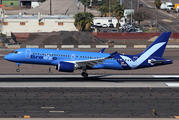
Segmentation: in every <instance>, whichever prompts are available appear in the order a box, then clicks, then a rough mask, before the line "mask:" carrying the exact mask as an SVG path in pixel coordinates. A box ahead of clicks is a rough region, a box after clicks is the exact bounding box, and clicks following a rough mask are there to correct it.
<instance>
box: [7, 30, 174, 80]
mask: <svg viewBox="0 0 179 120" xmlns="http://www.w3.org/2000/svg"><path fill="white" fill-rule="evenodd" d="M170 34H171V32H163V33H162V34H161V35H160V36H159V37H158V38H157V39H156V40H155V41H154V42H153V43H152V44H151V45H150V46H149V47H148V48H147V49H146V50H144V51H143V52H142V53H140V54H136V55H124V54H120V53H117V52H113V53H103V52H104V50H105V49H102V50H101V51H99V52H98V53H97V52H82V51H68V50H54V49H40V48H21V49H17V50H15V51H13V52H11V53H9V54H8V55H6V56H5V57H4V59H6V60H8V61H11V62H16V64H17V65H18V69H17V70H16V71H17V72H19V71H20V69H19V66H20V65H21V63H27V64H42V65H54V66H56V70H58V71H62V72H73V71H74V70H77V69H82V71H83V72H82V73H81V75H82V76H83V77H88V74H87V69H113V70H131V69H139V68H146V67H154V66H159V65H166V64H172V63H173V60H170V59H165V58H162V56H163V53H164V50H165V48H166V45H167V43H168V40H169V38H170Z"/></svg>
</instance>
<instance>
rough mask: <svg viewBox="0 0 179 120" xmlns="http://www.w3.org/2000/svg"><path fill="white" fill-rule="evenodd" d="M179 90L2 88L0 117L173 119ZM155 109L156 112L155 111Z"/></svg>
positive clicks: (178, 101)
mask: <svg viewBox="0 0 179 120" xmlns="http://www.w3.org/2000/svg"><path fill="white" fill-rule="evenodd" d="M178 92H179V88H146V87H141V88H140V87H138V88H132V87H131V88H123V87H121V88H114V87H111V88H106V87H103V88H93V87H87V88H80V87H78V88H74V87H59V88H49V87H41V88H27V87H22V88H4V87H1V88H0V118H2V117H3V118H9V117H10V118H21V117H22V118H23V117H24V115H28V116H30V117H31V118H116V117H117V118H171V117H174V116H177V115H178V113H179V109H178V107H179V99H178V98H179V96H178ZM153 110H155V112H153Z"/></svg>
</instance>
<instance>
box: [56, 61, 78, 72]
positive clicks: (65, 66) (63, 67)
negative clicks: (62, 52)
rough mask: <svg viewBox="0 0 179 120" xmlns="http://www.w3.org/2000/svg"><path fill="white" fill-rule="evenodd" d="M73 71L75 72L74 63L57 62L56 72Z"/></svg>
mask: <svg viewBox="0 0 179 120" xmlns="http://www.w3.org/2000/svg"><path fill="white" fill-rule="evenodd" d="M74 70H75V64H74V63H68V62H59V63H58V71H62V72H73V71H74Z"/></svg>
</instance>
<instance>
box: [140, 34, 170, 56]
mask: <svg viewBox="0 0 179 120" xmlns="http://www.w3.org/2000/svg"><path fill="white" fill-rule="evenodd" d="M170 35H171V32H163V33H162V34H161V35H160V36H159V37H158V38H157V39H156V40H155V41H154V42H153V43H152V44H151V45H150V46H149V47H148V48H147V49H146V50H145V51H144V52H142V53H141V54H144V53H145V54H148V55H149V54H150V56H154V57H162V56H163V53H164V50H165V48H166V45H167V43H168V40H169V38H170Z"/></svg>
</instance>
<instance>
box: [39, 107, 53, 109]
mask: <svg viewBox="0 0 179 120" xmlns="http://www.w3.org/2000/svg"><path fill="white" fill-rule="evenodd" d="M54 108H55V107H41V109H54Z"/></svg>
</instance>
